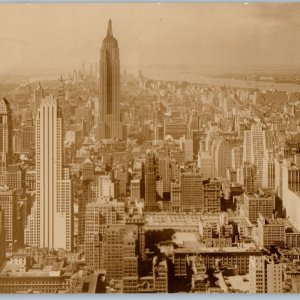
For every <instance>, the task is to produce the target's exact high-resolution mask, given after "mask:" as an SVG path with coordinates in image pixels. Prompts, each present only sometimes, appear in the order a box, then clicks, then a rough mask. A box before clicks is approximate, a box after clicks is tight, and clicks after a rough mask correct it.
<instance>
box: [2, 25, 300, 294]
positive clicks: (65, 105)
mask: <svg viewBox="0 0 300 300" xmlns="http://www.w3.org/2000/svg"><path fill="white" fill-rule="evenodd" d="M97 69H98V65H97V66H95V68H94V67H93V65H91V68H90V70H89V71H87V70H85V66H84V65H83V67H82V68H81V70H79V71H74V72H73V74H72V75H71V76H70V78H69V79H66V80H64V79H63V78H60V80H59V81H58V82H57V81H55V82H53V81H48V82H43V83H38V84H37V88H36V89H32V88H31V87H30V86H23V87H19V88H18V90H15V91H13V92H12V95H8V96H7V97H6V98H3V99H2V100H1V101H0V129H1V130H0V141H1V143H0V184H1V186H0V292H1V293H70V292H71V293H72V292H73V293H105V292H107V293H168V292H188V293H214V292H222V293H238V292H240V293H282V292H286V293H288V292H299V290H300V267H299V266H300V258H299V253H300V250H299V249H300V213H299V212H300V204H299V203H300V147H299V139H300V134H299V133H300V128H299V121H300V114H299V111H300V102H299V99H300V95H299V94H297V93H287V92H278V91H276V90H274V91H265V92H262V91H258V90H251V89H240V88H228V87H227V88H226V87H210V86H203V85H200V84H194V83H188V82H172V81H162V80H150V79H147V78H145V77H144V76H143V74H142V73H141V72H140V73H139V75H138V77H137V78H135V77H133V76H131V75H129V74H127V73H126V72H125V73H124V74H122V76H120V59H119V48H118V41H117V40H116V38H115V37H114V36H113V32H112V23H111V21H109V24H108V30H107V36H106V37H105V39H104V40H103V43H102V47H101V51H100V65H99V69H100V73H99V74H98V71H97ZM97 86H99V87H100V92H99V93H98V89H97Z"/></svg>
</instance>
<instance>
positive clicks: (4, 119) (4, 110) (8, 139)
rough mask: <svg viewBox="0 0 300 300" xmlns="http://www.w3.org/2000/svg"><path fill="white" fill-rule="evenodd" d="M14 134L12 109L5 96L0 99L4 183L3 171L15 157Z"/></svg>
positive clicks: (0, 172)
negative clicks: (13, 148) (13, 147)
mask: <svg viewBox="0 0 300 300" xmlns="http://www.w3.org/2000/svg"><path fill="white" fill-rule="evenodd" d="M12 134H13V128H12V111H11V108H10V104H9V102H8V101H7V100H6V99H5V98H3V99H1V101H0V183H3V180H4V178H3V175H4V174H3V173H4V171H5V170H6V168H7V166H8V165H9V164H10V163H11V160H12V157H13V150H12Z"/></svg>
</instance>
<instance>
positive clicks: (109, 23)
mask: <svg viewBox="0 0 300 300" xmlns="http://www.w3.org/2000/svg"><path fill="white" fill-rule="evenodd" d="M107 36H113V33H112V23H111V19H109V21H108V27H107Z"/></svg>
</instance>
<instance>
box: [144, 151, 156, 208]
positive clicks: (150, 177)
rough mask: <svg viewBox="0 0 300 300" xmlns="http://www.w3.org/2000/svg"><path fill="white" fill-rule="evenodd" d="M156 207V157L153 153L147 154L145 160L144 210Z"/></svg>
mask: <svg viewBox="0 0 300 300" xmlns="http://www.w3.org/2000/svg"><path fill="white" fill-rule="evenodd" d="M156 208H157V203H156V159H155V156H154V155H153V154H148V156H147V158H146V162H145V210H148V211H151V210H155V209H156Z"/></svg>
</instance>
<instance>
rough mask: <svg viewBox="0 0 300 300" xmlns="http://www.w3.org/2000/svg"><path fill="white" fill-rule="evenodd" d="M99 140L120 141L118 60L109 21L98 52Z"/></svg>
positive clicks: (116, 44)
mask: <svg viewBox="0 0 300 300" xmlns="http://www.w3.org/2000/svg"><path fill="white" fill-rule="evenodd" d="M99 101H100V103H99V109H100V124H99V135H100V136H99V137H100V139H122V124H121V121H120V58H119V48H118V41H117V40H116V39H115V38H114V36H113V33H112V23H111V20H109V22H108V29H107V35H106V37H105V38H104V40H103V42H102V48H101V50H100V95H99Z"/></svg>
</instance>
